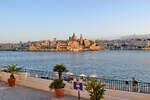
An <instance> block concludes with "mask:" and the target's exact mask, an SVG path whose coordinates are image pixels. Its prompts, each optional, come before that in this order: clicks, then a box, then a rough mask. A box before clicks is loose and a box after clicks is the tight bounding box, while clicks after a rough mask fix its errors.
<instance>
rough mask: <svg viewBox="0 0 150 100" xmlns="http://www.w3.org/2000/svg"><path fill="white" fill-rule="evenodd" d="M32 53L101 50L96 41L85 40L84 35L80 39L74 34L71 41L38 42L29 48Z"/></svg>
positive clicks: (70, 38)
mask: <svg viewBox="0 0 150 100" xmlns="http://www.w3.org/2000/svg"><path fill="white" fill-rule="evenodd" d="M29 50H30V51H87V50H100V47H99V46H97V45H96V43H95V41H94V40H87V39H83V37H82V34H81V35H80V38H79V39H78V38H77V36H76V34H75V33H73V35H72V37H69V40H56V38H54V40H53V41H50V40H45V41H42V42H39V41H37V42H36V43H34V44H33V45H31V46H30V47H29Z"/></svg>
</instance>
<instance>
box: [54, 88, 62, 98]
mask: <svg viewBox="0 0 150 100" xmlns="http://www.w3.org/2000/svg"><path fill="white" fill-rule="evenodd" d="M55 94H56V98H62V97H63V96H64V88H61V89H55Z"/></svg>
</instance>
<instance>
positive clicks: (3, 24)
mask: <svg viewBox="0 0 150 100" xmlns="http://www.w3.org/2000/svg"><path fill="white" fill-rule="evenodd" d="M73 32H75V33H77V35H78V36H79V35H80V34H81V33H83V36H84V37H85V38H89V39H105V38H114V37H119V36H122V35H129V34H134V33H139V34H141V33H150V0H0V42H12V41H15V42H16V41H19V40H23V41H27V40H47V39H52V38H54V37H56V38H58V39H67V38H68V36H70V35H72V33H73Z"/></svg>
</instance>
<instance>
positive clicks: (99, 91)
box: [85, 78, 105, 100]
mask: <svg viewBox="0 0 150 100" xmlns="http://www.w3.org/2000/svg"><path fill="white" fill-rule="evenodd" d="M85 86H86V90H87V91H88V92H89V95H90V100H101V98H103V95H104V91H105V90H104V85H102V84H101V83H100V82H99V81H98V80H96V79H94V78H90V79H89V82H88V83H87V84H85Z"/></svg>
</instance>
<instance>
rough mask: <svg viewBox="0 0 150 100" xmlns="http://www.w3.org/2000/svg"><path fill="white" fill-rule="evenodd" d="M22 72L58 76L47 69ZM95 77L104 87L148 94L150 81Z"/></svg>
mask: <svg viewBox="0 0 150 100" xmlns="http://www.w3.org/2000/svg"><path fill="white" fill-rule="evenodd" d="M23 72H27V73H28V76H30V77H36V78H42V79H49V80H54V79H56V78H57V77H58V75H57V73H55V72H49V71H41V70H32V69H24V70H23ZM62 77H63V79H64V80H65V81H67V82H72V81H73V79H74V78H79V77H80V76H75V75H70V76H69V77H68V75H67V74H63V75H62ZM80 78H81V79H82V81H83V82H85V83H86V82H87V81H88V77H80ZM96 79H98V80H99V82H100V83H101V84H104V85H105V89H112V90H120V91H129V92H138V93H147V94H150V83H146V82H136V84H133V81H124V80H112V79H104V78H96Z"/></svg>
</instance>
